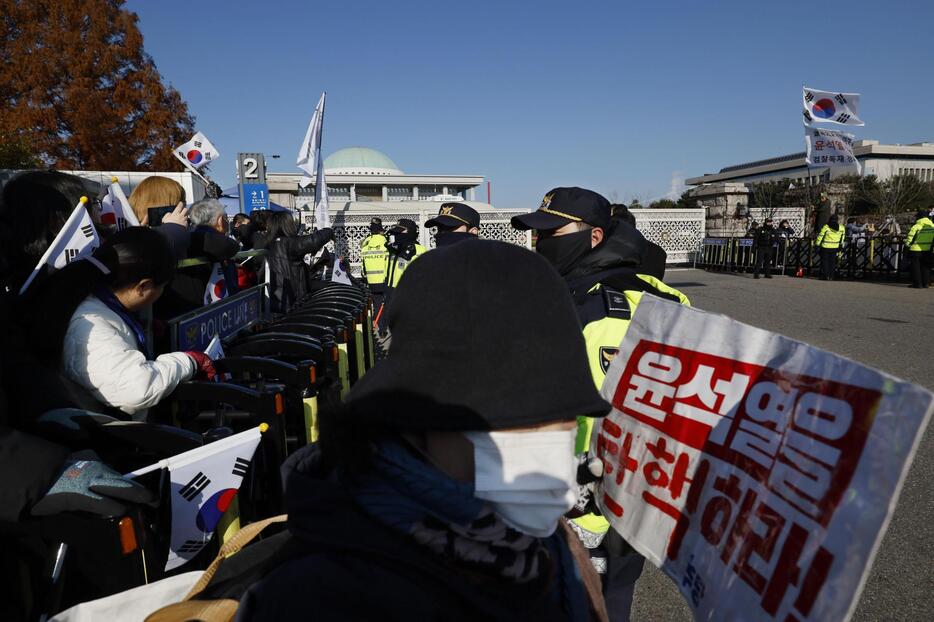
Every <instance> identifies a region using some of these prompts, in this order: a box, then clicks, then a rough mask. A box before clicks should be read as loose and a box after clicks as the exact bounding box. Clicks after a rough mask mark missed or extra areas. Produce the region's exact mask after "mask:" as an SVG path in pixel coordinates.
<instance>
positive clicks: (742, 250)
mask: <svg viewBox="0 0 934 622" xmlns="http://www.w3.org/2000/svg"><path fill="white" fill-rule="evenodd" d="M698 256H699V260H698V261H697V262H696V263H695V266H696V267H698V268H704V269H706V270H718V271H730V272H752V271H753V270H754V269H755V265H756V263H755V262H756V249H755V247H754V246H753V240H752V238H704V240H703V242H702V245H701V249H700V252H699V253H698ZM820 264H821V261H820V248H818V247H817V245H816V244H815V243H814V240H812V239H810V238H790V239H781V240H779V242H778V243H777V244H776V245H775V253H774V255H773V258H772V268H773V269H774V270H775V271H776V272H778V273H779V274H786V275H790V276H796V275H799V274H800V275H801V276H817V275H818V274H819V273H820ZM837 275H838V276H839V277H841V278H847V279H874V280H891V281H894V280H903V279H907V278H908V261H907V260H906V257H905V238H904V237H903V236H879V237H874V238H865V237H861V238H855V239H852V240H849V241H847V242H846V243H845V244H844V246H843V247H842V248H841V249H840V250H839V252H838V259H837Z"/></svg>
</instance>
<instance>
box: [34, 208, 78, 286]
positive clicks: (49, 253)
mask: <svg viewBox="0 0 934 622" xmlns="http://www.w3.org/2000/svg"><path fill="white" fill-rule="evenodd" d="M87 202H88V198H87V197H81V198H80V199H79V200H78V204H77V205H76V206H75V209H73V210H72V212H71V216H69V217H68V220H66V221H65V224H64V225H62V228H61V229H60V230H59V235H60V234H61V232H62V231H67V230H68V228H69V226H70V225H71V224H72V221H73V220H76V219H78V218H81V212H79V211H78V208H79V207H80V208H82V209H84V206H85V205H86V204H87ZM56 242H58V236H55V239H54V240H52V243H51V244H49V247H48V248H47V249H45V252H44V253H42V258H41V259H39V263H37V264H36V267H35V268H34V269H33V271H32V274H30V275H29V278H28V279H26V282H25V283H23V286H22V287H21V288H19V295H20V296H22V295H23V292H25V291H26V288H27V287H29V285H30V283H32V281H33V279H35V278H36V275H37V274H39V270H40V269H42V266H43V265H44V264H45V263H47V262H48V261H49V257H51V256H52V252H53V251H54V250H55V243H56Z"/></svg>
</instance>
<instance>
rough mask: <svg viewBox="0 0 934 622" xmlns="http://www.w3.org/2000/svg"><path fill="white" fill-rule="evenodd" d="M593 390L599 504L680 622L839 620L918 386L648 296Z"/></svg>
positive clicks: (905, 454)
mask: <svg viewBox="0 0 934 622" xmlns="http://www.w3.org/2000/svg"><path fill="white" fill-rule="evenodd" d="M602 393H603V396H604V398H606V399H607V400H608V401H610V402H611V403H612V405H613V410H612V412H611V414H610V415H609V416H608V417H606V418H605V419H603V420H602V421H601V422H600V423H599V424H598V425H597V428H596V429H595V434H594V435H593V437H592V440H591V452H593V454H594V455H596V456H599V457H600V458H601V459H602V461H603V464H604V475H603V479H602V483H601V484H600V487H599V488H598V490H597V498H598V504H599V505H600V508H601V510H602V511H603V513H604V515H605V516H606V517H607V519H608V520H609V521H610V524H611V526H612V528H613V529H616V530H617V531H618V532H619V533H620V534H621V535H622V536H623V537H624V538H625V539H626V540H627V541H628V542H629V543H630V544H631V545H632V546H633V547H634V548H635V549H636V550H637V551H638V552H639V553H641V554H642V555H644V556H645V557H646V558H647V559H649V560H650V561H651V562H652V563H654V564H655V565H656V566H659V567H660V568H661V569H662V571H663V572H665V573H666V574H667V575H668V576H669V577H671V578H672V579H673V580H674V581H675V583H676V585H677V586H678V588H679V590H680V591H681V593H682V595H683V596H684V597H685V599H686V600H687V602H688V604H689V606H690V607H691V608H692V610H693V612H694V616H695V619H699V620H701V619H702V620H708V619H718V620H779V621H782V622H790V621H792V620H795V621H799V622H803V621H805V620H822V621H826V620H845V619H848V618H849V616H850V615H852V612H853V610H854V609H855V607H856V603H857V601H858V597H859V593H860V591H861V589H862V586H863V584H864V582H865V580H866V576H867V574H868V572H869V567H870V565H871V563H872V560H873V557H874V555H875V553H876V551H877V550H878V547H879V544H880V542H881V540H882V536H883V533H884V532H885V528H886V526H887V524H888V521H889V519H890V518H891V515H892V511H893V510H894V507H895V502H896V500H897V497H898V492H899V490H900V489H901V485H902V483H903V481H904V478H905V475H906V474H907V472H908V467H909V465H910V464H911V460H912V458H913V456H914V453H915V451H916V449H917V445H918V442H919V441H920V439H921V435H922V432H923V431H924V428H925V426H926V425H927V422H928V420H929V419H930V417H931V412H932V395H931V393H929V392H928V391H925V390H924V389H921V388H920V387H917V386H915V385H912V384H909V383H907V382H903V381H900V380H898V379H896V378H893V377H891V376H889V375H887V374H884V373H882V372H878V371H875V370H873V369H870V368H867V367H865V366H863V365H860V364H858V363H855V362H853V361H851V360H848V359H845V358H843V357H840V356H837V355H834V354H831V353H829V352H826V351H823V350H820V349H818V348H815V347H813V346H810V345H807V344H805V343H801V342H798V341H794V340H792V339H789V338H787V337H783V336H781V335H776V334H774V333H770V332H768V331H765V330H761V329H758V328H754V327H751V326H748V325H745V324H741V323H739V322H736V321H733V320H731V319H729V318H727V317H725V316H720V315H715V314H710V313H705V312H703V311H699V310H697V309H691V308H689V307H685V306H682V305H677V304H674V303H671V302H667V301H663V300H660V299H658V298H654V297H652V296H648V295H646V296H644V297H643V298H642V301H641V302H640V304H639V307H638V309H637V311H636V313H635V315H634V317H633V320H632V323H631V325H630V327H629V330H628V332H627V334H626V338H625V339H624V340H623V342H622V344H620V351H619V354H618V355H617V356H616V358H615V359H614V360H613V362H612V364H611V365H610V368H609V370H608V372H607V376H606V380H605V382H604V385H603V389H602Z"/></svg>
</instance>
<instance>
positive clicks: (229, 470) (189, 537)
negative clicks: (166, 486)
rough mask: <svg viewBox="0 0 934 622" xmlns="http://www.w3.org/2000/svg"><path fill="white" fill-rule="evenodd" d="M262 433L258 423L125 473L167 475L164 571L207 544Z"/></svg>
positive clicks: (265, 427) (228, 504)
mask: <svg viewBox="0 0 934 622" xmlns="http://www.w3.org/2000/svg"><path fill="white" fill-rule="evenodd" d="M266 429H268V425H266V424H263V425H261V426H258V427H255V428H252V429H250V430H247V431H245V432H241V433H239V434H234V435H233V436H228V437H227V438H225V439H221V440H219V441H214V442H213V443H209V444H207V445H204V446H203V447H198V448H197V449H192V450H191V451H186V452H185V453H182V454H179V455H177V456H172V457H171V458H168V459H166V460H160V461H159V462H157V463H156V464H153V465H150V466H148V467H145V468H142V469H139V470H137V471H133V472H132V473H127V474H126V477H138V476H140V475H143V474H145V473H149V472H151V471H156V470H159V469H163V468H164V469H168V470H169V478H170V480H171V485H170V490H171V493H170V496H171V500H172V537H171V539H170V547H169V557H168V560H167V561H166V564H165V570H166V572H168V571H169V570H172V569H174V568H178V567H179V566H181V565H182V564H184V563H185V562H187V561H189V560H191V558H193V557H194V556H195V555H197V554H198V553H199V552H200V551H201V549H203V548H204V547H205V545H207V544H208V542H210V541H211V537H212V536H213V535H214V529H215V528H216V527H217V524H218V522H220V519H221V517H222V516H223V515H224V512H226V511H227V508H229V507H230V504H231V503H233V501H234V499H235V498H236V496H237V491H238V490H239V489H240V484H241V483H242V482H243V477H244V476H245V475H246V474H247V473H248V472H249V469H250V464H251V462H252V461H253V454H254V453H255V452H256V448H257V446H258V445H259V442H260V440H261V438H262V435H261V433H262V432H264V431H265V430H266Z"/></svg>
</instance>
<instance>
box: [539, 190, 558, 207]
mask: <svg viewBox="0 0 934 622" xmlns="http://www.w3.org/2000/svg"><path fill="white" fill-rule="evenodd" d="M554 196H555V193H554V192H549V193H548V194H546V195H545V198H544V199H542V204H541V205H539V206H538V209H548V207H549V206H550V205H551V199H552V198H554Z"/></svg>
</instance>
